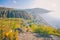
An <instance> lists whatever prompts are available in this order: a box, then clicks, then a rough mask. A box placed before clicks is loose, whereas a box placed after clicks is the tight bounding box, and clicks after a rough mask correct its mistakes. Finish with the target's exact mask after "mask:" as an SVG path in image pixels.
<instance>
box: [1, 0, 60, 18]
mask: <svg viewBox="0 0 60 40" xmlns="http://www.w3.org/2000/svg"><path fill="white" fill-rule="evenodd" d="M0 6H4V7H12V8H20V9H22V8H24V9H25V8H44V9H48V10H51V11H52V12H51V13H49V14H48V15H49V16H52V17H55V18H59V19H60V0H0Z"/></svg>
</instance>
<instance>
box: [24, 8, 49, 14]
mask: <svg viewBox="0 0 60 40" xmlns="http://www.w3.org/2000/svg"><path fill="white" fill-rule="evenodd" d="M25 10H26V11H27V12H29V13H32V14H43V13H48V12H50V11H49V10H46V9H43V8H32V9H25Z"/></svg>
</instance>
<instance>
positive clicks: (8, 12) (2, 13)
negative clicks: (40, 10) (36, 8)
mask: <svg viewBox="0 0 60 40" xmlns="http://www.w3.org/2000/svg"><path fill="white" fill-rule="evenodd" d="M4 17H5V18H24V19H31V17H32V16H31V15H30V14H28V12H26V11H24V10H16V9H13V8H4V7H0V18H4Z"/></svg>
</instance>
